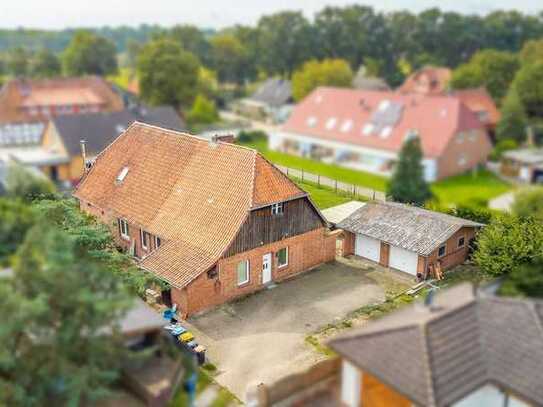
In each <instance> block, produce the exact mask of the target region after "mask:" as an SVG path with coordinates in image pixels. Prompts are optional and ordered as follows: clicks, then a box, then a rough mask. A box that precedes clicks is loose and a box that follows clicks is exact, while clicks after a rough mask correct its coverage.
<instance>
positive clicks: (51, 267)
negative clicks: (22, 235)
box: [0, 222, 132, 406]
mask: <svg viewBox="0 0 543 407" xmlns="http://www.w3.org/2000/svg"><path fill="white" fill-rule="evenodd" d="M13 267H14V277H13V280H9V281H7V282H5V281H3V282H1V283H0V292H1V294H2V295H1V298H0V312H2V315H5V316H9V318H8V320H9V322H6V323H2V329H0V340H1V341H2V347H1V350H0V404H5V405H24V406H41V405H51V404H52V405H80V404H83V403H90V404H92V403H94V402H95V401H96V400H97V399H99V398H100V397H102V396H104V395H106V394H107V390H108V386H109V385H110V384H111V383H112V382H113V381H114V380H115V379H116V378H117V377H118V374H119V368H120V363H121V362H122V361H123V355H126V351H125V348H124V346H123V344H122V340H121V337H120V335H118V330H117V328H118V323H119V321H120V318H121V317H122V316H123V314H124V313H125V312H126V311H127V310H128V307H129V306H130V304H131V298H132V297H131V296H130V295H129V293H128V291H127V290H126V288H125V287H124V285H123V283H122V281H121V280H120V279H119V278H118V277H117V276H115V275H114V274H112V273H110V271H109V270H108V269H107V268H104V267H102V266H101V264H100V261H98V260H97V259H95V258H93V257H92V256H90V255H89V253H88V251H86V250H85V249H84V248H81V247H80V246H78V245H77V244H76V239H75V238H74V237H71V236H69V235H67V234H66V233H65V232H63V231H61V230H59V229H58V228H56V227H55V226H54V225H51V224H49V223H41V222H40V223H38V224H37V225H36V226H34V227H33V229H32V230H31V232H29V233H28V234H27V238H26V240H25V242H24V243H23V245H22V246H21V247H20V248H19V250H18V252H17V255H16V257H15V260H14V263H13ZM6 321H7V320H6ZM106 328H108V329H109V332H110V334H105V332H104V329H106Z"/></svg>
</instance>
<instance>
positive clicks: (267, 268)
mask: <svg viewBox="0 0 543 407" xmlns="http://www.w3.org/2000/svg"><path fill="white" fill-rule="evenodd" d="M271 279H272V255H271V253H266V254H265V255H264V256H262V284H266V283H269V282H270V281H271Z"/></svg>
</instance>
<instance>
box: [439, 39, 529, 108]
mask: <svg viewBox="0 0 543 407" xmlns="http://www.w3.org/2000/svg"><path fill="white" fill-rule="evenodd" d="M518 68H519V61H518V58H517V56H516V55H514V54H512V53H509V52H502V51H496V50H492V49H487V50H483V51H479V52H477V53H476V54H474V55H473V56H472V57H471V59H470V60H469V62H467V63H465V64H463V65H460V66H459V67H458V68H457V69H455V70H454V72H453V75H452V78H451V83H450V84H451V86H452V87H453V88H454V89H463V88H476V87H479V86H484V87H485V88H486V89H487V90H488V92H489V93H490V95H491V96H492V98H493V99H494V100H495V101H496V102H497V103H498V104H500V103H501V100H502V98H503V97H504V96H505V93H506V92H507V89H508V88H509V85H510V84H511V82H512V81H513V78H514V76H515V73H516V71H517V70H518Z"/></svg>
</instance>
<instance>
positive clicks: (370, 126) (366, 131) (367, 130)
mask: <svg viewBox="0 0 543 407" xmlns="http://www.w3.org/2000/svg"><path fill="white" fill-rule="evenodd" d="M373 129H375V126H374V125H373V124H371V123H367V124H365V125H364V127H362V134H363V135H364V136H369V135H370V134H371V133H372V131H373Z"/></svg>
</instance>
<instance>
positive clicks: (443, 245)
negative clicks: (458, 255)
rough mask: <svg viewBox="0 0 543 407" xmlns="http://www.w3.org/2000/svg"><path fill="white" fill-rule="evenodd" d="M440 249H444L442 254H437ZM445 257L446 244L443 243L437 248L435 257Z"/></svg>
mask: <svg viewBox="0 0 543 407" xmlns="http://www.w3.org/2000/svg"><path fill="white" fill-rule="evenodd" d="M442 247H443V248H445V250H443V254H439V251H440V250H441V248H442ZM446 255H447V243H443V244H442V245H441V246H439V247H438V248H437V257H438V258H442V257H445V256H446Z"/></svg>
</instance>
